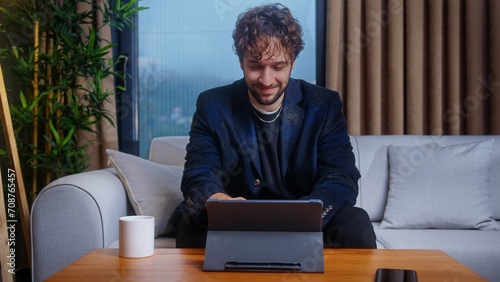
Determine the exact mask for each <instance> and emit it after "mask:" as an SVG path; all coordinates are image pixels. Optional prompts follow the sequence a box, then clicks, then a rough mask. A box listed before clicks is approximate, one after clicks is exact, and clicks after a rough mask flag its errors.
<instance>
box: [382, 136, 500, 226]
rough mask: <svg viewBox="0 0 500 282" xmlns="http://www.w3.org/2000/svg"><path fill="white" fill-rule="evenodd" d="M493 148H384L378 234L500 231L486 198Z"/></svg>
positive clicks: (489, 145)
mask: <svg viewBox="0 0 500 282" xmlns="http://www.w3.org/2000/svg"><path fill="white" fill-rule="evenodd" d="M493 142H494V140H488V141H481V142H474V143H467V144H457V145H451V146H446V147H441V146H438V145H437V144H427V145H422V146H414V147H409V146H393V145H390V146H389V147H388V157H389V166H390V167H389V173H390V175H389V193H388V198H387V205H386V208H385V212H384V218H383V220H382V223H381V225H380V228H406V229H411V228H440V229H481V230H500V226H499V224H498V223H497V222H496V221H495V220H493V219H492V216H493V210H492V207H491V200H490V197H489V192H490V186H489V183H490V173H491V153H492V147H493Z"/></svg>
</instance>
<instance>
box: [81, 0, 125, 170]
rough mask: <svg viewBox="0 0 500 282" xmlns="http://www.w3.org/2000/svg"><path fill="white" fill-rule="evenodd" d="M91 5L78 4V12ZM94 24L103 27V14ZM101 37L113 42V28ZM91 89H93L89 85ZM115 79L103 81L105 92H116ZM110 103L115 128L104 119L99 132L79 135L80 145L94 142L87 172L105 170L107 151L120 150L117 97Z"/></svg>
mask: <svg viewBox="0 0 500 282" xmlns="http://www.w3.org/2000/svg"><path fill="white" fill-rule="evenodd" d="M93 1H94V3H98V4H99V5H100V7H101V8H102V9H104V5H103V3H102V1H100V0H93ZM90 5H91V4H90V3H85V2H81V3H78V6H77V11H78V12H83V11H85V10H87V9H90ZM93 24H94V25H95V26H96V27H101V26H102V14H100V13H99V14H97V15H95V17H94V19H93ZM83 30H85V31H88V30H89V27H83ZM99 36H100V37H101V38H102V39H104V41H103V42H111V27H109V26H105V27H103V28H102V29H101V30H100V31H99ZM102 47H105V46H101V48H102ZM112 56H113V54H112V52H110V53H109V54H108V55H107V59H111V58H112ZM81 84H82V85H85V82H81ZM89 87H91V86H90V85H89ZM114 87H115V85H114V78H113V77H112V76H109V77H107V78H106V79H105V80H103V81H102V88H103V90H105V89H109V90H110V92H114ZM108 100H109V102H108V103H106V104H104V110H106V111H107V112H108V113H110V115H111V116H112V117H114V118H113V123H114V124H115V127H113V125H111V124H110V123H109V122H108V121H107V120H106V119H103V120H102V121H101V123H99V124H97V125H95V126H94V128H93V130H95V131H96V132H97V134H95V133H91V132H88V131H81V132H79V133H78V143H79V145H83V144H86V143H88V142H89V141H92V140H93V141H92V142H91V143H90V145H88V146H87V147H86V152H87V154H88V156H89V157H90V160H89V162H88V164H89V165H90V167H89V168H88V169H87V170H95V169H100V168H104V167H106V166H107V160H108V157H107V154H106V149H114V150H118V130H117V128H116V102H115V96H114V95H111V96H109V97H108Z"/></svg>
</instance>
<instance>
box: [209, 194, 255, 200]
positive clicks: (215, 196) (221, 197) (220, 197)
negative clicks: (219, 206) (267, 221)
mask: <svg viewBox="0 0 500 282" xmlns="http://www.w3.org/2000/svg"><path fill="white" fill-rule="evenodd" d="M211 199H215V200H246V199H245V198H243V197H234V198H233V197H231V196H229V195H228V194H224V193H215V194H213V195H212V196H210V198H208V200H211Z"/></svg>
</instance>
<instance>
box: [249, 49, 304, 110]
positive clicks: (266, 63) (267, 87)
mask: <svg viewBox="0 0 500 282" xmlns="http://www.w3.org/2000/svg"><path fill="white" fill-rule="evenodd" d="M272 47H273V46H270V48H268V49H269V50H273V49H274V48H272ZM275 53H276V54H269V52H264V53H263V54H262V58H261V59H260V60H258V59H256V58H255V57H253V56H252V54H251V52H249V51H247V52H245V55H244V56H243V61H242V62H241V64H240V65H241V69H242V70H243V73H244V75H245V81H246V83H247V85H248V93H249V98H250V101H251V102H252V103H253V104H254V105H256V106H257V107H259V108H261V109H262V110H264V111H274V110H276V109H277V108H278V107H279V105H281V102H282V101H283V93H284V92H285V89H286V87H287V86H288V81H289V80H290V74H291V72H292V70H293V67H294V65H295V61H294V60H293V61H292V60H288V62H287V60H286V59H287V58H286V56H285V54H284V52H275Z"/></svg>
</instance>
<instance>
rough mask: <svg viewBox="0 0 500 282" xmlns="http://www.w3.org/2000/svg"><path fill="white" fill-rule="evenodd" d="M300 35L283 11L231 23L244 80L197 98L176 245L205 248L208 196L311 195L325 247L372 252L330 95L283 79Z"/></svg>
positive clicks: (251, 14)
mask: <svg viewBox="0 0 500 282" xmlns="http://www.w3.org/2000/svg"><path fill="white" fill-rule="evenodd" d="M301 36H302V29H301V27H300V24H299V23H298V22H297V20H296V19H295V18H293V16H292V15H291V13H290V11H289V10H288V8H286V7H283V6H282V5H266V6H262V7H256V8H254V9H251V10H249V11H248V12H246V13H244V14H242V15H240V16H239V17H238V20H237V23H236V28H235V30H234V32H233V38H234V48H235V52H236V54H237V55H238V57H239V61H240V65H241V69H242V70H243V74H244V78H243V79H241V80H239V81H236V82H234V83H233V84H231V85H227V86H223V87H219V88H215V89H211V90H208V91H206V92H204V93H201V94H200V96H199V98H198V101H197V109H196V112H195V114H194V117H193V123H192V127H191V132H190V142H189V144H188V146H187V155H186V164H185V169H184V176H183V179H182V186H181V189H182V192H183V194H184V197H185V201H184V202H183V203H181V205H180V209H179V210H180V212H181V213H182V216H181V218H180V220H179V224H178V235H177V247H201V248H203V247H204V246H205V240H206V233H207V228H208V226H207V215H206V210H205V204H206V202H207V200H208V199H223V200H231V199H239V200H242V199H303V200H304V199H305V200H307V199H320V200H322V201H323V204H324V212H323V221H322V224H323V232H324V243H325V244H324V245H325V247H345V248H375V247H376V245H375V235H374V232H373V227H372V225H371V223H370V220H369V218H368V215H367V214H366V212H365V211H364V210H362V209H360V208H356V207H353V205H354V204H355V201H356V196H357V193H358V186H357V181H358V179H359V177H360V175H359V172H358V170H357V169H356V167H355V165H354V155H353V153H352V147H351V144H350V142H349V137H348V135H347V128H346V122H345V119H344V116H343V114H342V104H341V101H340V98H339V95H338V94H337V93H336V92H334V91H330V90H327V89H324V88H321V87H318V86H315V85H312V84H309V83H307V82H305V81H302V80H295V79H291V78H290V74H291V71H292V70H293V68H294V64H295V59H296V58H297V56H298V55H299V53H300V51H301V50H302V49H303V41H302V39H301ZM179 210H178V211H179Z"/></svg>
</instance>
